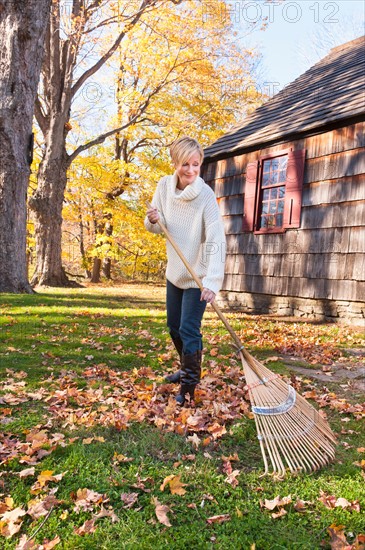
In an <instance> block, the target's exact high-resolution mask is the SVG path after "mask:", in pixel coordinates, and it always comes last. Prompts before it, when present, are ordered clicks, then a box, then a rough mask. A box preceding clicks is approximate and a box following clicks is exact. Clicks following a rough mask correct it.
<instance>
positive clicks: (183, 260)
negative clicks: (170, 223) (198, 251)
mask: <svg viewBox="0 0 365 550" xmlns="http://www.w3.org/2000/svg"><path fill="white" fill-rule="evenodd" d="M146 204H147V206H148V208H153V206H152V205H151V204H150V203H149V202H148V201H146ZM157 223H158V225H159V226H160V228H161V229H162V231H163V232H164V234H165V236H166V239H167V240H168V241H169V242H170V243H171V245H172V246H173V248H174V249H175V251H176V253H177V254H178V256H179V258H180V260H181V261H182V262H183V264H184V266H185V267H186V269H187V270H188V271H189V273H190V275H191V276H192V278H193V279H194V281H195V282H196V284H197V285H198V287H199V288H200V290H203V288H204V287H203V283H202V282H201V280H200V279H199V277H198V276H197V274H196V273H195V271H194V269H193V268H192V267H191V265H190V264H189V263H188V261H187V259H186V258H185V256H184V254H183V253H182V252H181V250H180V248H179V246H178V245H177V243H176V242H175V241H174V239H173V238H172V236H171V235H170V233H169V231H168V229H167V227H165V226H164V224H163V223H162V222H161V221H160V220H158V221H157ZM211 306H212V308H213V309H214V311H215V312H216V314H217V315H218V317H219V318H220V320H221V321H222V323H223V324H224V326H225V327H226V329H227V330H228V332H229V334H230V335H231V337H232V340H233V341H234V343H235V345H236V347H237V349H238V350H239V351H242V350H243V348H244V346H243V345H242V342H241V340H240V339H239V338H238V336H237V334H236V333H235V331H234V330H233V328H232V327H231V325H230V324H229V322H228V321H227V319H226V318H225V316H224V315H223V313H222V312H221V310H220V309H219V307H218V306H217V304H216V303H215V302H212V303H211Z"/></svg>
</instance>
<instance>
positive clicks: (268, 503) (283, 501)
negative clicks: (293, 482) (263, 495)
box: [260, 495, 292, 510]
mask: <svg viewBox="0 0 365 550" xmlns="http://www.w3.org/2000/svg"><path fill="white" fill-rule="evenodd" d="M291 502H292V498H291V495H289V496H287V497H283V498H281V497H280V496H277V497H275V498H274V499H273V500H266V499H265V501H264V502H262V501H260V506H261V508H266V510H275V508H281V507H282V506H286V505H287V504H290V503H291Z"/></svg>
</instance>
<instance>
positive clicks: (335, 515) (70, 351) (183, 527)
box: [0, 285, 365, 550]
mask: <svg viewBox="0 0 365 550" xmlns="http://www.w3.org/2000/svg"><path fill="white" fill-rule="evenodd" d="M0 313H1V317H0V354H1V355H0V367H1V370H0V384H1V385H0V423H1V428H2V429H1V431H2V432H3V433H4V437H5V438H7V439H3V440H0V452H1V449H2V450H3V452H4V455H5V452H6V448H7V446H9V445H10V444H14V445H15V442H17V444H19V446H18V447H16V451H14V455H13V456H12V457H11V456H10V457H9V458H8V459H7V458H6V457H5V458H4V459H3V463H2V465H1V475H0V492H1V493H2V494H1V496H0V502H1V501H3V502H4V501H5V498H6V497H9V496H11V497H12V498H13V500H14V506H13V508H15V507H17V506H20V507H23V508H24V509H27V505H30V504H31V500H32V499H37V498H39V500H43V499H44V498H45V497H46V496H47V495H48V494H49V491H50V490H51V489H56V488H57V491H56V493H55V497H56V498H57V500H58V503H57V504H56V505H55V506H54V507H53V508H52V509H51V512H50V513H49V514H48V515H47V516H42V517H40V518H38V519H32V518H31V517H30V516H29V515H26V516H24V517H23V518H21V519H22V520H23V523H22V526H21V529H20V531H19V533H17V534H15V535H14V536H13V537H10V538H5V537H1V535H0V547H1V548H4V550H10V549H12V550H13V549H15V548H16V546H17V544H18V542H19V539H20V537H21V536H22V535H23V534H26V535H27V537H28V538H29V537H31V536H32V535H33V534H34V533H35V537H34V541H35V543H36V544H37V545H40V544H44V541H45V540H46V539H48V540H52V539H54V538H55V537H56V536H57V535H58V536H59V537H60V542H59V544H58V545H57V546H56V548H65V549H67V550H69V549H88V550H90V549H91V550H94V549H95V550H102V549H105V550H115V549H118V550H119V549H128V550H135V549H141V550H143V549H146V550H150V549H151V548H154V549H167V548H169V549H171V548H173V549H186V548H189V549H190V548H194V549H212V550H213V549H215V548H219V549H220V550H226V549H227V550H230V549H244V550H246V549H247V550H250V549H251V548H252V549H253V548H254V549H255V550H268V549H269V550H279V549H280V550H281V549H288V550H292V549H301V550H304V549H308V550H313V549H320V548H324V549H326V548H327V549H330V548H331V538H330V535H329V532H328V529H329V527H330V526H331V525H335V526H341V525H342V526H343V528H342V530H343V531H344V533H345V536H346V537H347V542H348V545H349V548H351V546H352V544H353V543H354V542H355V541H356V537H358V535H360V534H361V533H364V532H365V522H364V519H363V518H364V515H363V512H364V508H365V483H364V472H363V470H362V469H361V467H360V466H359V465H357V464H356V463H358V464H359V463H360V461H361V460H362V459H364V458H365V454H364V453H361V452H360V451H358V450H357V449H358V448H359V447H363V446H365V430H364V426H363V423H362V421H361V420H360V419H359V418H358V417H356V415H355V414H353V413H351V412H350V413H343V412H341V411H340V410H334V409H331V408H330V407H325V408H324V411H325V412H326V414H327V415H328V418H329V420H330V423H331V426H332V427H333V429H334V431H335V432H337V433H338V434H339V445H338V449H337V453H336V461H335V463H333V464H331V465H329V466H328V467H326V468H324V469H322V470H320V471H318V472H314V473H311V474H307V475H298V476H290V475H288V476H287V477H286V478H285V479H281V480H279V479H277V478H274V477H272V476H268V477H264V478H262V477H260V476H261V474H262V472H263V461H262V458H261V454H260V448H259V444H258V441H257V437H256V429H255V424H254V421H253V419H252V418H250V416H249V415H240V417H238V418H235V419H233V420H230V421H227V422H226V424H225V427H226V430H227V432H226V433H225V434H224V435H223V436H222V437H218V438H217V439H214V438H212V437H211V438H210V439H209V440H206V442H205V443H204V445H203V443H202V441H203V440H204V438H206V437H207V436H209V433H208V432H207V431H204V430H203V431H201V432H200V431H197V432H196V435H197V436H198V437H199V438H200V440H201V444H200V445H199V447H198V448H196V446H195V445H194V442H193V441H192V440H191V439H189V436H192V435H193V432H192V431H186V425H184V424H183V421H182V420H181V418H180V417H179V415H181V414H185V413H186V414H187V415H189V414H194V411H190V412H189V409H186V408H184V409H183V411H182V413H181V411H180V410H178V411H177V412H176V411H175V410H172V411H171V412H170V413H169V414H170V416H166V414H165V413H166V409H167V408H168V407H169V406H170V405H169V403H171V402H169V401H168V397H169V396H168V394H166V392H164V391H163V390H161V392H162V393H159V388H160V387H161V381H162V374H163V372H164V371H165V369H166V368H167V367H168V368H170V367H171V363H172V358H173V357H174V355H173V353H172V352H171V348H170V342H169V338H168V332H167V330H166V327H165V308H164V290H163V289H161V288H154V287H149V286H141V287H139V286H136V285H129V286H128V285H126V286H125V287H121V288H114V289H113V288H110V287H109V288H86V289H81V290H80V289H78V290H69V289H67V290H61V289H58V290H52V291H50V290H47V291H42V292H40V293H38V294H36V295H32V296H23V295H21V296H20V295H0ZM229 319H230V322H232V325H233V326H234V328H235V330H237V331H239V333H240V336H241V338H242V339H243V340H244V341H245V342H247V346H248V349H249V350H250V351H251V352H252V353H253V354H254V355H255V356H256V357H258V359H259V360H262V361H263V360H266V359H270V358H272V357H277V359H275V360H271V361H270V362H268V367H269V368H270V369H271V370H273V371H275V372H278V373H279V374H283V375H286V376H288V375H290V367H288V364H287V362H285V361H283V360H282V358H281V357H278V355H280V353H279V352H278V349H279V350H280V349H281V348H280V345H281V342H282V340H283V339H284V338H289V340H290V334H291V333H292V332H293V330H294V332H296V336H298V334H300V332H301V331H303V332H304V336H303V338H305V334H306V333H307V332H306V331H308V333H310V334H312V333H314V334H315V335H316V341H315V342H314V344H315V346H317V347H319V348H320V347H321V346H325V345H327V344H331V345H332V344H333V349H334V352H333V353H335V352H336V350H340V349H341V348H342V347H344V348H349V347H351V346H353V347H360V346H361V345H363V339H362V336H361V335H360V334H357V333H356V331H355V332H354V331H352V330H350V329H348V328H343V327H334V326H333V325H318V326H317V325H313V326H312V327H310V326H309V325H307V324H305V323H302V324H301V325H300V326H299V325H297V326H296V328H294V329H293V326H292V325H291V324H290V323H284V322H281V321H275V320H265V319H260V318H258V317H252V318H249V317H247V316H242V315H240V314H236V315H232V316H231V315H229ZM204 325H205V326H204V336H205V343H206V347H207V349H206V356H205V363H204V365H205V366H204V368H205V369H206V370H207V371H208V374H209V370H210V369H212V368H213V365H214V362H217V363H219V364H221V367H222V369H223V370H221V371H219V372H220V373H221V374H220V376H221V379H220V381H219V382H218V383H217V389H216V391H217V395H218V393H219V396H220V397H219V399H221V396H222V395H224V394H225V392H226V388H231V387H232V388H233V389H232V391H233V390H234V386H235V384H236V378H235V374H234V373H233V374H231V371H230V369H233V370H234V369H235V368H236V367H238V366H239V365H238V363H237V360H236V359H235V356H234V354H233V353H232V347H231V344H230V340H229V337H228V336H227V334H226V332H225V330H224V328H222V326H221V325H220V323H219V322H218V321H217V320H216V318H215V316H214V315H213V313H211V312H207V314H206V317H205V322H204ZM298 327H299V328H298ZM285 342H286V340H285ZM285 342H284V344H283V346H284V347H283V349H284V348H285V345H286V343H285ZM212 348H217V349H218V352H217V353H218V355H216V354H213V355H210V350H211V349H212ZM316 349H317V348H316ZM331 349H332V348H331ZM294 351H295V350H294ZM316 353H317V352H316ZM166 354H169V355H170V356H171V359H168V356H169V355H166ZM309 357H311V356H310V355H309ZM314 357H315V356H314ZM300 364H301V366H307V367H308V377H310V373H311V368H313V364H312V363H308V362H307V363H306V362H305V360H303V359H300ZM149 369H151V370H149ZM149 373H154V374H153V376H151V375H150V374H149ZM225 373H227V374H225ZM150 378H152V379H151V380H150ZM313 387H315V388H316V390H317V392H318V393H320V392H321V391H322V390H323V391H325V390H324V389H323V387H322V386H321V385H320V384H319V383H316V382H313ZM308 388H309V386H308V387H307V386H306V385H305V384H304V385H303V389H308ZM170 389H171V388H170ZM331 389H333V390H334V391H336V393H338V395H339V396H340V397H345V398H346V400H347V401H348V402H349V403H352V402H353V403H354V404H355V403H358V399H357V396H356V395H354V396H352V395H350V396H348V395H347V394H346V395H345V394H344V393H341V388H336V387H335V384H332V386H331ZM40 390H41V391H43V392H44V393H43V394H42V393H39V392H40ZM337 390H338V392H337ZM133 391H137V394H136V395H137V397H133V399H132V398H130V394H131V393H133ZM67 392H68V393H67ZM97 392H99V393H97ZM9 395H11V396H13V398H14V399H15V400H16V399H18V400H19V402H17V401H16V402H14V403H13V402H12V401H11V399H10V402H9ZM227 395H228V393H227ZM151 396H152V401H150V399H151ZM352 398H353V399H352ZM227 399H228V398H227ZM217 400H218V398H217ZM127 406H128V407H130V410H128V412H130V414H131V416H130V418H128V419H127V420H126V421H124V420H125V419H124V420H123V419H121V420H120V422H119V423H118V422H117V417H116V416H115V411H116V410H117V409H118V407H125V408H124V409H120V410H124V412H126V411H127V408H126V407H127ZM145 410H146V411H148V414H147V413H145ZM151 410H153V415H152V414H151ZM196 410H197V411H198V412H199V414H204V413H205V412H206V410H205V406H204V403H203V402H200V403H199V402H198V404H197V409H196ZM159 411H160V413H161V414H160V415H159ZM109 413H110V414H113V415H114V416H112V417H111V421H110V422H107V421H106V418H107V415H108V414H109ZM132 413H133V414H132ZM82 414H84V415H85V419H86V420H85V422H84V421H83V420H82V418H81V415H82ZM212 414H213V413H212ZM78 415H80V416H79V417H78ZM93 415H94V416H93ZM212 418H213V421H214V420H215V417H214V414H213V417H212ZM217 418H218V416H217ZM344 418H346V420H347V421H346V422H344V421H343V420H344ZM166 419H169V421H168V422H167V421H166ZM165 421H166V422H167V423H165V424H164V423H163V422H165ZM83 422H84V423H83ZM179 423H180V424H179ZM179 425H180V426H183V427H184V429H181V430H180V431H179V430H178V429H176V427H177V426H179ZM32 430H33V431H32ZM39 432H44V433H45V434H46V437H45V441H44V442H43V444H41V445H40V447H39V449H40V450H41V451H42V452H43V451H45V452H46V453H45V456H41V457H40V458H39V459H38V460H37V461H36V463H35V465H34V468H35V472H34V475H30V476H28V477H24V478H20V477H19V475H18V474H19V472H20V471H22V470H24V469H25V468H29V467H31V466H32V464H31V462H29V460H31V456H30V455H27V454H26V453H27V444H28V443H29V441H30V440H31V441H33V440H32V437H33V436H32V434H37V433H39ZM341 432H344V433H341ZM55 434H62V435H63V436H64V439H63V441H64V442H65V444H64V446H62V445H60V444H58V445H57V444H52V437H55V438H57V437H58V436H57V435H55ZM88 438H94V439H93V440H92V441H91V443H89V444H88V442H87V441H86V442H85V439H86V440H87V439H88ZM95 438H99V440H98V439H95ZM27 440H28V443H27ZM9 442H10V443H9ZM11 442H12V443H11ZM1 443H2V444H3V445H4V446H3V447H1ZM22 443H23V444H24V448H21V447H20V445H21V444H22ZM32 445H33V443H32ZM31 448H32V449H33V450H34V448H33V447H31ZM28 449H29V446H28ZM32 452H33V451H32ZM48 453H49V454H48ZM235 453H237V457H236V458H237V459H234V455H235ZM192 455H193V456H192ZM32 456H33V455H32ZM24 457H25V458H26V461H25V462H24ZM123 457H126V458H125V460H124V459H123ZM222 457H231V466H232V469H233V470H239V475H238V476H237V480H238V485H237V486H233V485H231V484H229V483H227V472H226V471H225V470H224V464H225V462H224V460H223V459H222ZM22 460H23V461H22ZM27 460H28V462H27ZM21 461H22V462H21ZM46 470H50V471H53V475H57V474H63V477H62V479H61V480H59V481H50V482H49V483H47V484H46V485H45V487H44V488H43V489H42V490H41V492H40V493H39V494H38V495H37V494H34V490H33V489H32V487H33V486H34V484H35V482H36V480H37V477H38V475H39V474H40V473H41V472H42V471H46ZM172 474H174V475H179V476H180V479H181V482H182V483H184V484H186V485H185V486H184V488H185V490H186V493H185V494H183V495H179V494H172V493H171V492H170V490H169V488H168V487H166V488H165V490H164V491H162V490H161V484H162V482H163V481H164V479H165V478H166V477H168V476H170V475H172ZM85 488H87V489H89V490H92V491H95V492H97V493H99V494H100V495H104V496H103V497H102V499H103V500H104V501H105V502H104V505H103V506H104V508H105V509H106V510H109V511H110V509H111V508H112V509H113V511H114V513H115V514H116V516H117V518H118V521H115V522H113V521H112V519H111V517H102V518H99V519H97V520H96V523H95V526H96V530H95V531H94V532H92V533H90V534H86V535H84V536H81V535H79V534H76V533H75V529H76V528H79V527H80V526H81V525H83V524H84V522H85V521H86V520H90V519H91V518H92V517H93V515H95V514H97V513H98V512H100V510H101V503H100V502H99V503H97V504H95V505H90V509H89V510H81V511H76V510H75V502H76V494H77V491H78V490H80V489H85ZM32 491H33V492H32ZM321 492H324V493H326V494H327V495H333V496H335V497H336V498H339V497H341V498H345V499H347V500H348V501H349V502H353V501H359V505H360V509H361V513H358V512H357V511H355V510H348V509H342V508H341V507H335V508H327V507H326V506H324V504H323V503H322V502H320V501H319V500H318V498H319V497H320V496H321ZM132 493H136V501H135V503H134V504H133V505H132V506H131V507H127V506H126V505H125V503H124V501H123V500H122V498H121V495H124V494H129V495H130V494H132ZM279 495H280V496H281V497H284V496H288V495H291V498H292V503H291V504H288V505H287V506H285V510H286V511H287V514H286V515H284V516H283V517H281V518H278V519H274V518H273V517H272V515H271V514H272V512H270V511H269V510H267V509H265V508H263V507H262V506H261V505H260V502H264V501H265V499H267V500H272V499H274V498H275V497H277V496H279ZM153 499H158V501H159V502H160V503H161V504H162V505H166V506H167V507H168V508H169V510H170V511H169V512H168V518H169V520H170V522H171V527H167V526H165V525H163V524H161V523H160V522H159V521H158V520H157V518H156V515H155V503H154V500H153ZM297 499H301V500H303V501H308V502H309V503H308V504H307V505H306V508H305V510H304V511H302V512H298V511H296V510H295V508H294V504H295V502H296V500H297ZM276 511H277V510H276ZM224 514H228V515H229V519H228V520H227V521H224V522H222V523H214V522H213V523H210V522H208V521H207V520H208V519H209V518H211V517H214V516H219V515H224ZM3 528H4V525H3V524H2V523H1V520H0V532H1V529H3ZM354 548H355V544H354ZM357 548H360V546H357Z"/></svg>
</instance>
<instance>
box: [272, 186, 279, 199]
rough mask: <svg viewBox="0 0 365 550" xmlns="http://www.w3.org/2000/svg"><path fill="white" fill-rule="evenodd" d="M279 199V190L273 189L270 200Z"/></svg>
mask: <svg viewBox="0 0 365 550" xmlns="http://www.w3.org/2000/svg"><path fill="white" fill-rule="evenodd" d="M277 197H278V188H277V187H274V188H273V189H271V192H270V199H277Z"/></svg>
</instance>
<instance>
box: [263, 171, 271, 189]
mask: <svg viewBox="0 0 365 550" xmlns="http://www.w3.org/2000/svg"><path fill="white" fill-rule="evenodd" d="M267 185H270V174H269V173H267V174H262V187H266V186H267Z"/></svg>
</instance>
